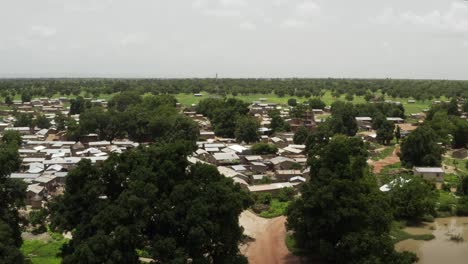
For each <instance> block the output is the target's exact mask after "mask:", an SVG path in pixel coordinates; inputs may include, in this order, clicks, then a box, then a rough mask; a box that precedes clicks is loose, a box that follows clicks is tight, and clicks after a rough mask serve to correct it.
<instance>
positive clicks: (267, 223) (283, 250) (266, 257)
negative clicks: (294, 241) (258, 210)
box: [241, 212, 303, 264]
mask: <svg viewBox="0 0 468 264" xmlns="http://www.w3.org/2000/svg"><path fill="white" fill-rule="evenodd" d="M245 214H246V213H244V216H243V218H244V220H242V216H241V225H242V226H244V225H249V226H248V227H247V226H245V227H244V228H246V231H247V232H246V233H248V235H249V236H251V237H252V238H253V242H250V243H249V244H247V245H246V247H245V248H243V250H242V251H243V253H244V254H245V255H246V256H247V258H248V260H249V263H250V264H300V263H303V262H302V261H301V260H300V258H299V257H296V256H294V255H293V254H291V253H290V252H289V250H288V248H287V247H286V244H285V239H286V227H285V223H286V217H284V216H280V217H276V218H273V219H263V218H261V217H259V216H256V215H254V214H253V213H251V212H249V213H247V214H248V215H245ZM247 218H248V223H246V221H245V220H246V219H247ZM256 218H258V219H256ZM242 222H244V223H242ZM252 222H254V223H255V224H252Z"/></svg>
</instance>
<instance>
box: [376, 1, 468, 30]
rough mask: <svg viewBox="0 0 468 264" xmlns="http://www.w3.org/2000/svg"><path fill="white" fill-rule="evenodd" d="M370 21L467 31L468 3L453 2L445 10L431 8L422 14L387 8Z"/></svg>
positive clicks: (431, 28)
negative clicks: (399, 11) (431, 9)
mask: <svg viewBox="0 0 468 264" xmlns="http://www.w3.org/2000/svg"><path fill="white" fill-rule="evenodd" d="M372 21H374V22H377V23H379V24H386V25H397V26H408V25H411V26H416V27H419V28H420V29H428V30H442V31H452V32H468V5H467V4H464V3H458V2H454V3H452V4H450V6H449V8H448V9H447V10H445V11H442V10H433V11H430V12H427V13H422V14H419V13H416V12H414V11H405V12H401V13H397V12H395V11H394V10H393V9H391V8H387V9H385V10H384V11H383V12H382V13H381V14H379V15H378V16H377V17H375V18H374V19H372Z"/></svg>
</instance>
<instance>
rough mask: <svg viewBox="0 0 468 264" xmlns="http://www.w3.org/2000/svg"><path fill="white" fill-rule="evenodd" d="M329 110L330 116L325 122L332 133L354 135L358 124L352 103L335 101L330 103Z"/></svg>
mask: <svg viewBox="0 0 468 264" xmlns="http://www.w3.org/2000/svg"><path fill="white" fill-rule="evenodd" d="M331 112H332V116H331V118H329V119H327V121H326V122H327V126H328V127H329V129H330V130H331V131H332V133H333V134H344V135H348V136H354V135H356V132H357V131H358V125H357V122H356V118H355V117H356V111H355V108H354V106H353V104H352V103H344V102H341V101H336V102H334V103H333V104H332V108H331Z"/></svg>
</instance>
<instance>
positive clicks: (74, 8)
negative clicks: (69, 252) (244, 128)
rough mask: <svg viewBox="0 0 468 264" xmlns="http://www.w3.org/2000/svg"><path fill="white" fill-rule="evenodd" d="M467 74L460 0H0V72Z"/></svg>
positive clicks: (467, 25)
mask: <svg viewBox="0 0 468 264" xmlns="http://www.w3.org/2000/svg"><path fill="white" fill-rule="evenodd" d="M216 73H217V74H218V76H219V77H226V78H246V77H249V78H270V77H310V78H324V77H336V78H413V79H420V78H421V79H468V1H465V0H411V1H408V0H391V1H388V0H385V1H384V0H131V1H130V0H0V78H1V77H3V78H7V77H124V78H125V77H138V78H145V77H152V78H185V77H214V76H215V74H216Z"/></svg>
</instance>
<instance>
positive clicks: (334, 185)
mask: <svg viewBox="0 0 468 264" xmlns="http://www.w3.org/2000/svg"><path fill="white" fill-rule="evenodd" d="M367 156H368V153H367V151H366V148H365V146H364V143H363V142H362V141H361V140H360V139H357V138H348V137H346V136H343V135H338V136H335V137H333V138H332V140H331V141H330V142H329V143H328V144H323V145H317V146H315V147H313V148H312V150H311V155H310V165H311V180H310V182H308V183H306V184H305V185H304V187H303V188H302V196H301V197H300V198H299V199H298V200H296V201H294V202H293V203H292V204H291V206H290V207H289V208H288V212H287V215H288V223H287V226H288V228H289V229H290V230H292V231H294V233H293V236H294V238H295V240H296V241H297V243H298V245H299V247H301V248H302V249H303V250H305V251H307V252H309V253H311V254H318V255H320V256H321V257H323V258H324V259H326V260H328V261H330V262H333V263H410V262H411V261H413V260H414V259H415V257H414V256H413V255H409V256H407V255H406V254H405V255H402V254H400V253H397V252H395V250H394V246H393V243H392V241H391V240H390V237H389V230H390V224H391V221H392V211H391V208H390V205H389V202H388V199H386V197H385V195H384V194H383V193H382V192H380V191H379V190H378V188H377V184H376V182H375V180H374V179H373V178H372V177H371V176H370V175H369V169H368V167H367V164H366V159H367ZM369 261H370V262H369Z"/></svg>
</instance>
